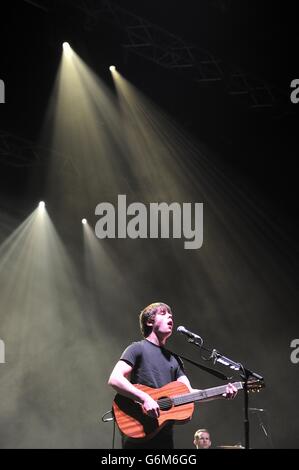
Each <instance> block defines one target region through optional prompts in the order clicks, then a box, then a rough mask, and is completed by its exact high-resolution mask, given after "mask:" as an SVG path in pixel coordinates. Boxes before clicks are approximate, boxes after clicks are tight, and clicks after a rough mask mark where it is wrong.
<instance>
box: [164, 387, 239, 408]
mask: <svg viewBox="0 0 299 470" xmlns="http://www.w3.org/2000/svg"><path fill="white" fill-rule="evenodd" d="M233 385H234V386H235V387H236V388H237V390H240V389H241V388H243V384H242V382H234V383H233ZM226 387H227V385H220V386H219V387H212V388H207V389H206V390H198V391H197V392H192V393H187V394H184V395H177V396H176V397H172V399H171V400H172V403H173V405H174V406H179V405H185V404H186V403H191V402H194V401H202V400H206V399H208V398H217V397H220V396H222V395H223V394H224V393H225V391H226Z"/></svg>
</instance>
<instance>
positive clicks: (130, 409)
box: [113, 381, 194, 440]
mask: <svg viewBox="0 0 299 470" xmlns="http://www.w3.org/2000/svg"><path fill="white" fill-rule="evenodd" d="M134 385H135V384H134ZM135 387H136V388H139V390H143V391H144V392H146V393H148V394H149V395H150V396H151V397H152V398H153V399H154V400H155V401H158V400H161V399H163V400H162V401H163V406H160V416H159V418H157V419H155V418H151V417H150V416H147V415H146V414H145V413H144V411H143V409H142V406H141V405H140V404H139V403H136V402H135V401H133V400H130V399H129V398H126V397H124V396H122V395H119V394H117V395H116V397H115V399H114V402H113V411H114V416H115V420H116V422H117V425H118V427H119V429H120V431H121V432H122V433H123V434H125V435H126V436H127V437H129V438H131V439H142V440H147V439H151V438H152V437H153V436H154V435H155V434H157V433H158V432H159V431H160V430H161V429H162V428H163V426H165V424H166V423H168V422H170V421H171V422H173V423H176V424H183V423H185V422H186V421H189V420H190V419H191V417H192V415H193V411H194V403H187V404H183V405H180V406H173V404H172V403H171V400H167V399H169V398H172V397H174V396H178V395H184V394H186V393H188V392H189V389H188V387H187V386H186V385H185V384H183V383H182V382H179V381H176V382H170V383H169V384H167V385H165V386H164V387H161V388H151V387H147V386H146V385H135ZM164 399H165V400H164Z"/></svg>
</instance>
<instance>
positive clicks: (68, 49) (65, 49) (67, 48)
mask: <svg viewBox="0 0 299 470" xmlns="http://www.w3.org/2000/svg"><path fill="white" fill-rule="evenodd" d="M62 47H63V52H65V54H66V55H71V54H72V48H71V46H70V45H69V43H68V42H64V43H63V44H62Z"/></svg>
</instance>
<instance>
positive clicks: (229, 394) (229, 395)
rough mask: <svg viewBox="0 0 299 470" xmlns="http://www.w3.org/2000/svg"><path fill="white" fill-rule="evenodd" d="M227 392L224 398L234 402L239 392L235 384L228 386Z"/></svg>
mask: <svg viewBox="0 0 299 470" xmlns="http://www.w3.org/2000/svg"><path fill="white" fill-rule="evenodd" d="M225 390H226V391H225V393H224V394H223V397H224V398H227V399H228V400H232V399H233V398H235V396H236V395H237V393H238V390H237V389H236V387H235V386H234V385H233V384H228V385H227V387H226V389H225Z"/></svg>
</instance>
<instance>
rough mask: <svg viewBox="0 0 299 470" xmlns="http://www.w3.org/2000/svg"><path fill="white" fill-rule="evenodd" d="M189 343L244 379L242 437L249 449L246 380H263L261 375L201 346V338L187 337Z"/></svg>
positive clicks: (215, 351) (214, 350) (246, 447)
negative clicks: (206, 352)
mask: <svg viewBox="0 0 299 470" xmlns="http://www.w3.org/2000/svg"><path fill="white" fill-rule="evenodd" d="M188 342H189V343H192V344H194V345H195V346H197V347H199V348H201V349H204V350H205V351H208V352H209V353H210V357H209V359H211V360H213V361H214V365H215V364H216V362H219V363H220V364H222V365H224V366H226V367H229V368H230V369H232V370H235V371H238V372H239V374H240V377H242V379H243V380H244V387H243V390H244V437H245V449H249V448H250V447H249V444H250V438H249V430H250V429H249V414H248V408H249V398H248V380H249V379H250V378H255V379H257V380H259V381H264V379H263V377H262V376H261V375H260V374H258V373H257V372H253V371H251V370H249V369H246V368H245V367H244V366H243V365H242V364H240V363H239V362H235V361H233V360H232V359H229V358H228V357H226V356H223V354H220V352H219V351H217V350H216V349H213V350H210V349H207V348H205V347H203V340H202V339H201V338H200V341H199V340H197V339H193V338H189V339H188Z"/></svg>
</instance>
